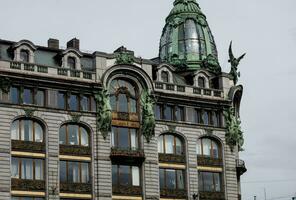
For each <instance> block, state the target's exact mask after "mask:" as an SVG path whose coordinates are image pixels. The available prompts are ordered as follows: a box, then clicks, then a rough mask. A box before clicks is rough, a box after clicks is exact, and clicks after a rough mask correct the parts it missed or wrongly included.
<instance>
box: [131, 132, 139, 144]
mask: <svg viewBox="0 0 296 200" xmlns="http://www.w3.org/2000/svg"><path fill="white" fill-rule="evenodd" d="M130 134H131V148H132V149H138V140H139V139H138V134H137V131H136V129H130Z"/></svg>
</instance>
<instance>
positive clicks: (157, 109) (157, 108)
mask: <svg viewBox="0 0 296 200" xmlns="http://www.w3.org/2000/svg"><path fill="white" fill-rule="evenodd" d="M155 119H161V105H159V104H157V105H156V106H155Z"/></svg>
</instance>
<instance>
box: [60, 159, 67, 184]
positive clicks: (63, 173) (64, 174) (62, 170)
mask: <svg viewBox="0 0 296 200" xmlns="http://www.w3.org/2000/svg"><path fill="white" fill-rule="evenodd" d="M60 182H67V162H66V161H60Z"/></svg>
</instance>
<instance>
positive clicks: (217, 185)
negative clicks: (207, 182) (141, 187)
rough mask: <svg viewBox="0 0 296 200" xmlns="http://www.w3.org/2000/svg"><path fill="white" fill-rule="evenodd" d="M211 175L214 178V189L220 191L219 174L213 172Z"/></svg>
mask: <svg viewBox="0 0 296 200" xmlns="http://www.w3.org/2000/svg"><path fill="white" fill-rule="evenodd" d="M213 175H214V180H215V191H216V192H221V183H220V174H218V173H214V174H213Z"/></svg>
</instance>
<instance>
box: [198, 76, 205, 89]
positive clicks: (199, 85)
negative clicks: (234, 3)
mask: <svg viewBox="0 0 296 200" xmlns="http://www.w3.org/2000/svg"><path fill="white" fill-rule="evenodd" d="M198 87H201V88H205V87H206V86H205V79H204V78H203V77H198Z"/></svg>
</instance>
